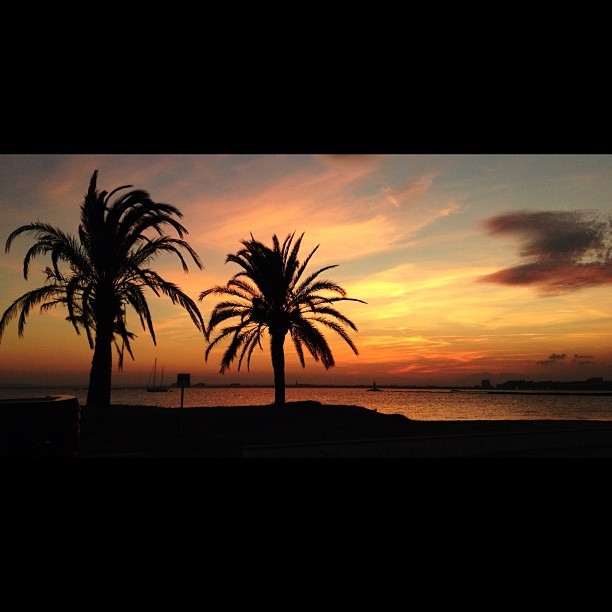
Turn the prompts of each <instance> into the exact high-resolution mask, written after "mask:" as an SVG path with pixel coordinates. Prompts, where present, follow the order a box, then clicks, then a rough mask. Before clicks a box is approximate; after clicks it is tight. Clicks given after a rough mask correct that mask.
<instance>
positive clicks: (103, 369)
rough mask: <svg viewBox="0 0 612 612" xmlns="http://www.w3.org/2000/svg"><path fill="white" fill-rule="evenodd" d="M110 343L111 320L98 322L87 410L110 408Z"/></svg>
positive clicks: (111, 338)
mask: <svg viewBox="0 0 612 612" xmlns="http://www.w3.org/2000/svg"><path fill="white" fill-rule="evenodd" d="M112 341H113V325H112V320H111V321H98V326H97V330H96V340H95V344H94V355H93V359H92V362H91V371H90V373H89V388H88V390H87V407H88V408H108V407H109V406H110V403H111V378H112V370H113V354H112Z"/></svg>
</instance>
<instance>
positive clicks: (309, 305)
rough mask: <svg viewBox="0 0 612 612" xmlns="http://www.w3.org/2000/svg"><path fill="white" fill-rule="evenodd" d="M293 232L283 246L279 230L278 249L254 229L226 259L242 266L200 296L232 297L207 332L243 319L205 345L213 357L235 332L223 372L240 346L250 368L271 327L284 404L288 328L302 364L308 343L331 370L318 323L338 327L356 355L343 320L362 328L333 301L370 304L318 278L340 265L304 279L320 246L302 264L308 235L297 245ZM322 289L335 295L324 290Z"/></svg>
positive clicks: (278, 393)
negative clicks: (255, 235)
mask: <svg viewBox="0 0 612 612" xmlns="http://www.w3.org/2000/svg"><path fill="white" fill-rule="evenodd" d="M294 235H295V232H294V233H293V234H290V235H288V236H287V237H286V238H285V240H284V242H283V244H282V246H281V245H280V243H279V240H278V237H277V236H276V234H275V235H274V236H273V237H272V242H273V248H270V247H267V246H265V245H264V244H262V243H261V242H259V241H257V240H255V238H253V235H252V234H251V240H242V241H240V243H241V244H242V245H244V248H243V249H241V250H239V251H238V252H237V253H235V254H229V255H228V256H227V259H226V263H228V262H233V263H236V264H238V265H239V266H240V267H241V268H242V271H241V272H238V273H237V274H235V275H234V276H233V277H232V278H231V279H230V280H229V281H228V282H227V284H226V285H225V286H216V287H212V288H210V289H207V290H206V291H203V292H202V293H201V294H200V297H199V299H200V300H203V299H204V298H205V297H206V296H208V295H211V294H214V295H227V296H230V298H231V299H229V300H226V301H222V302H219V303H218V304H217V305H216V306H215V308H214V309H213V311H212V313H211V317H210V321H209V324H208V328H207V330H206V334H207V336H208V337H210V334H211V332H212V331H213V329H214V328H216V327H217V326H219V325H221V324H222V323H224V322H225V321H227V320H229V319H233V318H238V321H237V322H236V323H235V324H233V325H232V324H230V325H229V326H226V327H223V328H222V329H221V331H220V333H219V335H218V336H217V337H216V338H215V339H214V340H212V341H211V342H210V344H209V346H208V347H207V349H206V360H207V361H208V356H209V354H210V351H211V349H212V348H213V347H214V346H215V345H216V344H217V343H218V342H219V341H220V340H222V339H223V338H227V337H230V336H231V337H232V339H231V342H230V344H229V346H228V347H227V349H226V350H225V353H224V354H223V358H222V359H221V370H220V372H221V374H223V373H225V370H227V369H229V367H230V364H231V363H232V361H233V360H234V359H235V358H236V356H237V355H238V352H239V351H240V358H239V360H238V370H240V366H241V365H242V362H243V360H244V358H245V357H246V360H247V369H249V366H250V361H251V355H252V354H253V350H254V349H255V347H256V346H259V348H260V349H263V347H262V343H261V342H262V338H263V337H264V335H265V331H266V329H267V330H268V333H269V334H270V352H271V356H272V367H273V370H274V403H275V404H276V405H277V406H282V405H284V404H285V351H284V343H285V337H286V335H287V333H289V335H290V336H291V339H292V340H293V345H294V347H295V350H296V352H297V354H298V357H299V360H300V363H301V364H302V367H306V363H305V361H304V348H303V347H306V349H307V350H308V352H309V353H310V354H311V355H312V356H313V357H314V359H315V361H319V360H321V363H322V364H323V366H324V367H325V369H326V370H327V369H329V368H330V367H332V366H333V365H334V363H335V362H334V357H333V355H332V352H331V350H330V348H329V345H328V343H327V340H326V339H325V337H324V336H323V334H322V333H321V331H320V330H319V329H318V325H322V326H325V327H328V328H329V329H331V330H333V331H334V332H336V333H337V334H338V335H339V336H340V337H341V338H342V339H343V340H344V341H345V342H346V343H347V344H348V345H349V346H350V347H351V349H352V350H353V352H354V353H355V354H356V355H357V354H358V350H357V347H356V346H355V345H354V344H353V341H352V340H351V339H350V338H349V336H348V334H347V332H346V330H345V328H344V326H343V324H345V325H347V326H348V327H350V328H351V329H353V330H355V331H357V327H355V324H354V323H353V322H352V321H350V320H349V319H348V318H347V317H345V316H344V315H343V314H341V313H340V312H338V310H336V309H335V308H334V306H333V305H334V304H335V303H336V302H341V301H352V302H361V303H362V304H365V302H364V301H363V300H358V299H355V298H348V297H346V292H345V291H344V289H343V288H342V287H340V286H339V285H337V284H336V283H334V282H332V281H329V280H323V279H320V278H319V276H320V274H322V273H323V272H325V271H326V270H330V269H331V268H335V267H336V265H331V266H325V267H323V268H320V269H319V270H316V271H315V272H313V273H311V274H309V275H308V276H306V277H305V278H304V279H303V280H302V276H303V274H304V271H305V269H306V266H307V265H308V263H309V261H310V259H311V258H312V256H313V255H314V253H315V252H316V250H317V249H318V248H319V245H317V246H316V247H315V248H314V249H313V250H312V251H311V252H310V253H309V255H308V256H307V257H306V259H305V260H304V262H303V263H300V261H299V260H298V251H299V249H300V245H301V242H302V238H303V236H304V234H303V233H302V235H301V236H300V237H299V238H298V239H297V240H296V242H295V244H293V247H292V246H291V245H292V243H293V238H294ZM245 279H246V280H245ZM249 281H250V282H249ZM320 292H327V293H328V294H329V293H331V294H332V295H331V296H330V295H323V294H321V293H320ZM334 319H335V320H334Z"/></svg>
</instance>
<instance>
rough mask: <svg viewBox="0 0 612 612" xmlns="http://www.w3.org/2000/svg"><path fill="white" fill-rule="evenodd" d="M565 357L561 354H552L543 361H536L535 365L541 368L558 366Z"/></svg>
mask: <svg viewBox="0 0 612 612" xmlns="http://www.w3.org/2000/svg"><path fill="white" fill-rule="evenodd" d="M566 357H567V355H566V354H565V353H561V354H560V355H557V354H556V353H553V354H552V355H549V356H548V359H546V360H545V361H536V364H537V365H541V366H549V365H553V364H558V363H561V362H562V361H563V360H564V359H565V358H566Z"/></svg>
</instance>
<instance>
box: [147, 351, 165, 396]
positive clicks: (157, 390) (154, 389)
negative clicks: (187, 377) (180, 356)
mask: <svg viewBox="0 0 612 612" xmlns="http://www.w3.org/2000/svg"><path fill="white" fill-rule="evenodd" d="M151 376H153V386H152V387H150V386H147V391H148V392H149V393H162V392H163V391H170V387H164V368H163V366H162V373H161V382H160V384H159V386H158V385H157V384H156V383H157V357H156V358H155V363H154V364H153V371H152V372H151V374H149V382H148V383H147V384H148V385H150V384H151Z"/></svg>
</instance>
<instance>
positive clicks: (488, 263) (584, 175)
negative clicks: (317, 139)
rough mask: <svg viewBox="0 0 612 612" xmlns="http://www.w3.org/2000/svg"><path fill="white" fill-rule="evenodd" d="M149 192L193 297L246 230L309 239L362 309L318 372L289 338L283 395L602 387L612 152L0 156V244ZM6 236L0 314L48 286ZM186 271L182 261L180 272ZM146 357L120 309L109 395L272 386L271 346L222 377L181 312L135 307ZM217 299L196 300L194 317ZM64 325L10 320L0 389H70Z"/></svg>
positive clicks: (41, 318)
mask: <svg viewBox="0 0 612 612" xmlns="http://www.w3.org/2000/svg"><path fill="white" fill-rule="evenodd" d="M96 168H97V169H98V170H99V175H98V176H99V178H98V186H99V188H100V189H104V190H107V191H111V190H112V189H114V188H116V187H119V186H122V185H132V186H133V187H134V188H138V189H144V190H146V191H148V192H149V193H150V195H151V197H152V198H153V199H154V200H156V201H158V202H167V203H169V204H173V205H174V206H176V207H177V208H179V210H180V211H181V212H182V213H183V218H182V223H183V224H184V225H185V226H186V228H187V229H188V231H189V235H188V236H187V237H186V239H187V241H188V242H189V243H190V244H191V246H192V247H193V248H194V249H195V251H196V252H197V253H198V255H199V256H200V258H201V260H202V262H203V265H204V269H203V270H198V269H197V268H196V267H195V266H194V265H190V272H189V273H188V274H184V273H183V272H182V270H181V265H180V262H179V260H178V259H177V258H176V257H173V256H170V255H168V256H163V257H160V258H159V259H158V260H157V263H156V264H154V265H153V266H152V267H153V269H155V270H157V271H159V272H160V274H161V275H162V276H163V277H164V278H166V279H167V280H171V281H173V282H175V283H177V284H178V285H179V286H180V287H181V288H182V289H183V291H185V292H186V293H187V294H188V295H189V296H191V297H192V298H193V299H197V297H198V295H199V294H200V293H201V292H202V291H203V290H205V289H207V288H209V287H212V286H214V285H224V284H225V283H226V281H227V280H228V279H229V278H230V277H231V276H232V275H233V274H235V273H236V272H237V271H238V269H237V268H236V266H234V265H232V264H231V263H229V264H225V258H226V256H227V254H228V253H233V252H236V251H237V250H239V249H240V248H241V244H240V241H241V240H243V239H248V238H249V237H250V235H251V234H252V235H253V236H254V237H255V238H256V239H257V240H260V241H262V242H264V243H266V244H271V238H272V235H273V234H277V235H278V236H279V237H280V238H281V240H282V239H283V238H284V237H285V236H287V235H288V234H291V233H293V232H295V233H296V235H299V234H301V233H302V232H304V239H303V243H302V248H301V250H300V253H301V254H302V257H305V256H306V255H307V253H309V252H310V251H311V250H312V249H313V248H314V247H315V246H317V245H320V246H319V248H318V250H317V252H316V254H315V255H314V257H313V259H312V261H311V263H310V265H309V269H312V270H315V269H318V268H321V267H323V266H327V265H332V264H337V267H335V268H333V269H331V270H329V271H328V272H326V273H325V275H324V277H325V278H328V279H330V280H333V281H335V282H336V283H338V284H339V285H340V286H341V287H343V288H344V289H345V290H346V291H347V295H348V297H351V298H359V299H360V300H364V301H365V302H367V304H362V303H358V302H345V303H341V305H340V307H339V309H340V310H341V312H342V313H343V314H345V315H346V316H347V317H348V318H349V319H351V320H352V321H353V322H355V324H356V325H357V327H358V329H359V331H358V332H357V333H355V332H351V333H350V337H351V339H352V340H353V341H354V342H355V344H356V346H357V348H358V349H359V355H355V354H353V352H352V351H351V349H350V347H348V346H347V345H346V344H345V343H344V342H343V341H342V340H341V339H340V338H338V337H337V336H336V335H335V334H333V333H325V332H324V333H325V335H326V337H327V339H328V341H329V344H330V346H331V348H332V352H333V355H334V358H335V361H336V366H335V367H333V368H331V369H330V370H328V371H326V370H325V369H324V368H323V366H322V365H321V364H320V363H316V362H314V361H313V360H312V358H310V357H309V356H308V355H307V356H306V368H305V369H303V368H302V367H301V366H300V364H299V361H298V358H297V355H296V354H295V351H294V349H293V346H292V343H291V341H290V340H287V342H286V343H285V351H286V360H287V384H288V385H291V384H294V383H295V382H296V381H298V382H300V383H310V384H357V385H363V384H367V385H369V384H371V383H372V381H373V380H375V381H376V382H377V384H378V385H380V386H383V385H391V384H393V385H474V384H480V382H481V380H482V379H484V378H487V379H490V380H491V381H492V382H493V383H494V384H495V383H500V382H504V381H506V380H509V379H513V378H523V379H530V380H584V379H586V378H590V377H603V378H605V379H606V380H612V305H611V302H610V284H611V283H612V224H611V222H610V217H611V215H612V206H611V203H610V196H611V195H612V157H611V156H608V155H506V156H505V155H454V154H453V155H450V154H449V155H413V154H406V155H399V154H393V155H382V154H381V155H342V156H340V155H338V156H336V155H306V154H300V155H298V154H289V155H280V154H279V155H272V154H264V155H242V154H241V155H238V154H236V155H210V154H203V155H192V154H189V155H179V154H168V155H123V154H122V155H94V154H83V155H73V154H61V155H59V154H58V155H0V211H1V213H2V221H1V224H0V228H1V231H0V244H2V246H4V244H5V242H6V239H7V237H8V235H9V234H10V233H11V232H12V231H13V230H14V229H16V228H17V227H19V226H21V225H25V224H27V223H30V222H33V221H37V220H39V221H42V222H46V223H49V224H51V225H53V226H55V227H58V228H61V229H63V230H64V231H66V232H70V233H72V234H74V235H76V234H77V228H78V224H79V206H80V204H81V202H82V200H83V197H84V194H85V192H86V190H87V186H88V182H89V178H90V176H91V174H92V172H93V170H95V169H96ZM31 244H32V242H31V240H30V239H29V238H28V237H27V236H20V237H19V238H18V239H16V240H15V242H14V243H13V244H12V246H11V249H10V252H9V253H8V254H6V253H4V248H3V249H2V253H1V254H0V286H1V292H0V312H4V311H5V310H6V309H7V308H8V307H9V306H10V304H11V303H12V302H13V301H14V300H15V299H16V298H18V297H19V296H21V295H22V294H24V293H25V292H26V291H29V290H31V289H33V288H36V287H39V286H41V285H42V284H43V282H44V274H43V273H42V270H43V269H44V268H45V267H46V266H47V265H48V264H49V262H50V260H49V259H45V258H36V259H34V261H33V262H32V265H31V269H30V275H29V278H28V280H24V278H23V259H24V255H25V254H26V252H27V250H28V248H29V247H30V246H31ZM188 264H190V262H188ZM147 297H148V302H149V307H150V309H151V312H152V318H153V322H154V326H155V331H156V336H157V346H154V345H153V342H152V340H151V337H150V336H149V334H148V333H147V332H145V331H144V330H143V329H142V328H141V327H140V324H139V321H138V318H137V316H136V315H135V314H133V313H130V312H129V311H128V324H129V328H130V330H131V331H133V332H135V333H136V334H137V336H138V338H137V339H136V340H135V341H134V342H133V350H134V355H135V361H132V360H131V359H130V358H129V356H127V355H126V359H125V363H124V369H123V371H121V372H118V371H117V368H116V359H115V361H114V368H113V385H114V386H117V387H119V386H123V385H125V386H131V385H145V384H146V383H147V378H148V376H149V373H150V370H151V367H152V365H153V361H154V359H155V358H157V360H158V367H161V366H162V365H163V367H164V370H165V375H166V377H167V382H168V383H169V382H172V381H174V380H176V374H177V373H179V372H190V373H191V381H192V383H198V382H203V383H206V384H228V383H240V384H242V385H248V384H272V368H271V364H270V352H269V347H268V346H266V345H264V350H263V351H256V352H255V353H254V354H253V359H252V362H251V368H250V371H248V370H247V369H246V367H243V369H241V371H240V372H238V371H237V363H236V364H235V365H234V366H232V368H231V369H230V371H229V372H226V373H225V374H224V375H221V374H219V361H220V359H221V355H222V352H223V349H222V348H221V347H219V348H215V349H214V350H213V351H212V353H211V356H210V357H209V359H208V361H207V362H206V361H205V359H204V352H205V350H206V346H207V345H206V342H205V340H204V338H203V337H202V335H200V334H199V333H198V332H197V330H196V329H195V327H194V325H193V323H192V322H191V320H190V319H189V316H188V314H187V313H186V312H185V311H184V310H182V309H181V308H178V307H176V306H173V305H172V303H171V302H170V300H169V299H166V298H163V297H162V298H157V297H155V296H154V295H153V294H149V295H148V296H147ZM216 300H217V298H216V297H214V296H209V297H207V298H206V299H204V300H203V302H198V304H199V306H200V309H201V312H202V315H203V317H204V319H205V321H208V318H209V316H210V312H211V310H212V308H213V307H214V305H215V303H216ZM66 315H67V313H66V312H65V311H64V310H62V309H60V308H56V309H54V310H51V311H49V312H46V313H44V314H42V315H41V314H39V312H38V310H35V311H34V312H32V313H31V314H30V316H29V318H28V320H27V323H26V326H25V334H24V337H23V338H19V337H18V334H17V324H16V321H12V322H11V323H10V324H9V326H8V328H7V329H6V331H5V334H4V336H3V338H2V341H1V343H0V384H15V383H18V384H27V383H41V384H57V385H71V384H74V385H86V384H87V381H88V376H89V370H90V367H91V358H92V351H91V350H90V348H89V346H88V343H87V339H86V338H85V337H84V336H79V335H77V334H76V333H75V331H74V328H73V327H72V326H71V325H70V324H69V323H68V322H67V321H66Z"/></svg>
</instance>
